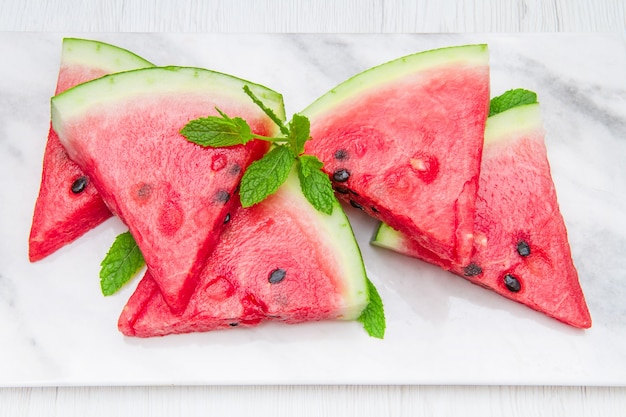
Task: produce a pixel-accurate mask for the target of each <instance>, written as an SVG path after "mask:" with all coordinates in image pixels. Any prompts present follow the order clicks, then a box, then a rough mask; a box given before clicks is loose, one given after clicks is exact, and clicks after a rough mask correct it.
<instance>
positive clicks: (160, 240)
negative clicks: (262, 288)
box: [52, 67, 284, 311]
mask: <svg viewBox="0 0 626 417" xmlns="http://www.w3.org/2000/svg"><path fill="white" fill-rule="evenodd" d="M245 85H248V87H249V88H250V89H251V90H252V92H253V93H254V94H255V95H256V96H257V97H262V98H263V100H264V102H266V103H267V105H268V107H269V108H270V109H271V110H273V111H274V113H275V114H276V115H278V117H282V118H284V108H283V101H282V96H281V95H280V94H278V93H276V92H274V91H272V90H270V89H268V88H265V87H262V86H259V85H256V84H253V83H250V82H247V81H244V80H241V79H238V78H235V77H232V76H229V75H225V74H221V73H217V72H213V71H208V70H204V69H199V68H182V67H166V68H147V69H141V70H135V71H128V72H124V73H119V74H112V75H107V76H105V77H102V78H99V79H97V80H94V81H91V82H88V83H84V84H81V85H79V86H77V87H74V88H72V89H70V90H68V91H66V92H64V93H62V94H59V95H57V96H55V97H53V98H52V125H53V128H54V130H55V131H56V132H57V134H58V135H59V139H60V141H61V143H62V144H63V146H64V147H65V148H66V150H67V151H68V154H69V155H70V157H71V158H72V159H73V160H74V161H76V163H77V164H78V165H79V166H80V167H81V168H82V169H83V170H84V171H85V172H86V173H87V174H88V175H89V176H90V178H91V179H92V182H93V183H94V185H95V186H96V189H97V190H98V191H99V193H100V195H101V196H102V198H103V200H104V201H105V202H106V204H107V206H108V207H109V208H110V209H111V211H112V212H113V213H114V214H116V215H117V216H119V218H120V219H121V220H122V221H123V222H124V223H125V224H126V225H127V226H128V228H129V230H130V232H131V234H132V235H133V237H134V238H135V241H136V242H137V244H138V246H139V248H140V250H141V252H142V254H143V256H144V258H145V261H146V264H147V266H148V268H149V270H150V273H151V275H152V276H153V278H154V279H155V281H156V282H157V284H158V286H159V288H160V290H161V293H162V294H163V296H164V298H165V300H166V302H167V304H168V305H169V306H170V308H172V309H173V310H174V311H181V310H183V309H184V308H185V306H186V304H187V301H188V299H189V296H190V295H191V293H192V292H193V289H194V288H195V285H196V282H197V276H198V273H199V271H200V269H201V267H202V266H203V263H204V260H205V259H206V257H207V256H208V254H209V253H210V252H211V250H212V249H213V248H214V246H215V244H216V242H217V240H218V237H219V234H220V233H221V230H222V228H223V223H224V219H225V218H226V217H227V215H228V213H229V212H230V210H231V206H232V204H233V201H234V200H236V199H233V198H231V197H232V195H233V193H234V192H235V190H236V188H237V186H238V184H239V182H240V180H241V176H242V174H243V171H244V170H245V168H246V167H247V166H248V165H249V164H250V163H251V162H252V161H253V160H255V159H257V158H259V157H261V156H262V155H263V154H264V153H265V151H266V150H267V145H266V143H265V142H262V141H258V140H253V141H250V142H248V143H247V144H246V145H245V146H235V147H230V148H218V149H215V148H203V147H201V146H199V145H196V144H193V143H191V142H189V141H187V140H186V139H185V138H184V137H183V136H182V135H181V134H180V132H179V131H180V129H182V128H183V127H184V126H185V125H186V124H187V123H188V122H189V121H190V120H192V119H197V118H199V117H203V116H207V115H218V113H217V110H216V108H219V109H221V111H222V112H224V113H226V114H228V115H229V116H231V117H242V118H243V119H245V120H246V121H248V123H249V125H250V126H251V128H252V130H253V132H255V133H256V134H260V135H265V136H272V135H274V134H275V132H276V129H277V128H276V127H275V124H274V123H273V122H272V120H271V119H270V118H269V117H268V116H267V115H266V114H265V113H264V112H263V111H262V110H261V109H260V108H259V107H258V106H257V105H256V104H255V103H254V102H253V101H252V100H251V99H250V98H249V97H248V96H247V95H246V93H245V92H244V89H243V87H244V86H245Z"/></svg>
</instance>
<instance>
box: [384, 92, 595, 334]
mask: <svg viewBox="0 0 626 417" xmlns="http://www.w3.org/2000/svg"><path fill="white" fill-rule="evenodd" d="M474 235H475V242H474V255H473V256H472V259H471V261H470V262H469V263H466V264H454V263H453V264H450V263H449V262H446V261H445V260H440V259H438V258H437V256H436V255H435V254H434V253H432V252H430V251H428V250H426V249H425V248H423V247H422V246H421V245H420V244H419V243H418V242H416V241H414V240H411V239H409V238H407V237H406V236H405V235H403V234H401V233H399V232H397V231H395V230H393V229H392V228H391V227H389V226H387V225H381V226H380V227H379V229H378V231H377V233H376V235H375V236H374V238H373V241H372V243H373V244H375V245H378V246H382V247H386V248H389V249H393V250H395V251H397V252H401V253H404V254H407V255H410V256H413V257H416V258H420V259H423V260H425V261H428V262H431V263H434V264H437V265H439V266H441V267H443V268H445V269H448V270H451V271H452V272H454V273H456V274H458V275H460V276H462V277H464V278H466V279H468V280H470V281H471V282H473V283H475V284H478V285H481V286H483V287H486V288H488V289H491V290H493V291H495V292H497V293H498V294H500V295H502V296H504V297H507V298H510V299H512V300H515V301H518V302H520V303H522V304H525V305H527V306H529V307H530V308H533V309H535V310H537V311H540V312H542V313H545V314H547V315H548V316H551V317H554V318H556V319H558V320H560V321H562V322H564V323H567V324H569V325H572V326H574V327H579V328H589V327H590V326H591V317H590V315H589V310H588V308H587V304H586V302H585V297H584V295H583V292H582V289H581V287H580V283H579V281H578V273H577V271H576V268H575V266H574V263H573V261H572V257H571V250H570V246H569V243H568V239H567V231H566V229H565V223H564V221H563V217H562V215H561V212H560V210H559V206H558V203H557V198H556V191H555V188H554V183H553V181H552V177H551V174H550V165H549V163H548V159H547V152H546V147H545V143H544V130H543V126H542V119H541V113H540V109H539V105H538V104H529V105H525V106H519V107H515V108H512V109H510V110H507V111H505V112H502V113H500V114H497V115H495V116H492V117H490V118H489V119H488V120H487V127H486V130H485V146H484V153H483V160H482V168H481V174H480V185H479V188H478V200H477V207H476V217H475V220H474Z"/></svg>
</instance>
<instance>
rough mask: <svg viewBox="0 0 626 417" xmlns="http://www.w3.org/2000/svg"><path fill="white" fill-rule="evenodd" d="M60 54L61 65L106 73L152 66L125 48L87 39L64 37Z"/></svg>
mask: <svg viewBox="0 0 626 417" xmlns="http://www.w3.org/2000/svg"><path fill="white" fill-rule="evenodd" d="M61 54H62V55H61V62H62V64H63V65H66V66H68V65H80V66H85V67H88V68H99V69H102V70H104V71H106V72H108V73H112V72H120V71H125V70H129V69H131V68H132V69H134V68H143V67H152V66H154V65H153V64H152V63H151V62H149V61H147V60H145V59H143V58H142V57H140V56H139V55H137V54H135V53H134V52H131V51H129V50H127V49H124V48H120V47H119V46H115V45H111V44H108V43H104V42H100V41H94V40H89V39H81V38H64V39H63V46H62V50H61Z"/></svg>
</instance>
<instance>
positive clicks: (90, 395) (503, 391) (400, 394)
mask: <svg viewBox="0 0 626 417" xmlns="http://www.w3.org/2000/svg"><path fill="white" fill-rule="evenodd" d="M0 30H2V31H48V32H57V31H63V32H67V31H71V32H90V31H91V32H163V31H165V32H352V33H361V32H373V33H386V32H431V33H434V32H617V33H621V34H622V35H624V36H625V39H626V0H467V1H463V0H398V1H393V0H317V1H315V0H230V1H227V0H219V1H211V0H126V1H125V0H39V1H37V0H0ZM1 340H2V339H1V336H0V354H1V352H2V348H1V346H2V342H1ZM22 415H24V416H44V415H45V416H64V417H65V416H118V415H128V416H141V415H147V416H154V417H156V416H178V415H180V416H185V417H189V416H196V415H197V416H199V415H203V416H205V415H236V416H251V415H254V416H257V417H263V416H272V417H281V416H299V417H306V416H331V415H333V416H335V415H336V416H342V417H348V416H362V417H368V416H376V417H381V416H403V415H428V416H431V415H447V416H459V415H471V416H481V417H488V416H507V417H518V416H520V417H521V416H524V417H526V416H535V417H541V416H556V415H559V416H570V417H576V416H602V417H608V416H625V415H626V387H476V386H469V387H465V386H347V387H346V386H305V387H303V386H278V387H263V386H249V387H234V386H226V387H214V386H209V387H59V388H3V389H0V416H11V417H14V416H22Z"/></svg>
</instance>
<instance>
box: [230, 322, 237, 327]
mask: <svg viewBox="0 0 626 417" xmlns="http://www.w3.org/2000/svg"><path fill="white" fill-rule="evenodd" d="M228 325H229V326H230V327H237V326H239V323H237V322H233V323H228Z"/></svg>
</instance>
